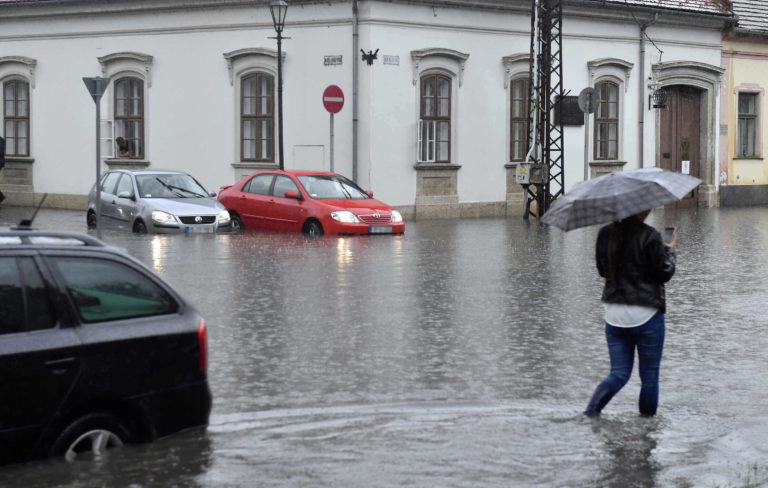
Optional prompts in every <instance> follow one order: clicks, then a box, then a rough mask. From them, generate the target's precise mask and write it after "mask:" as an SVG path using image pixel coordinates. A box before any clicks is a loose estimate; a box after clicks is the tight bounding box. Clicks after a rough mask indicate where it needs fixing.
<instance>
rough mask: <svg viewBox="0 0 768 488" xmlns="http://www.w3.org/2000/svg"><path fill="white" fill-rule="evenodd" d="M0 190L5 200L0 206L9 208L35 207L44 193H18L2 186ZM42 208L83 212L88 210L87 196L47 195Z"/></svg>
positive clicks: (16, 190) (6, 186)
mask: <svg viewBox="0 0 768 488" xmlns="http://www.w3.org/2000/svg"><path fill="white" fill-rule="evenodd" d="M0 190H1V191H2V192H3V194H5V200H3V203H2V204H0V205H7V206H11V207H37V206H38V205H39V204H40V201H41V200H42V199H43V195H44V193H36V192H32V191H19V190H18V189H14V188H11V187H9V186H8V185H4V186H2V187H0ZM43 208H58V209H62V210H83V211H84V210H85V209H86V208H88V196H87V195H67V194H63V193H49V194H48V196H47V197H45V202H43Z"/></svg>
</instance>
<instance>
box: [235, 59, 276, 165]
mask: <svg viewBox="0 0 768 488" xmlns="http://www.w3.org/2000/svg"><path fill="white" fill-rule="evenodd" d="M240 87H241V89H240V150H241V159H242V160H243V161H258V162H274V160H275V150H274V148H275V110H274V108H275V97H274V92H275V79H274V77H273V76H272V75H271V74H268V73H261V72H257V73H249V74H247V75H245V76H243V77H242V78H241V81H240Z"/></svg>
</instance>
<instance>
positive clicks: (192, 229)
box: [184, 225, 213, 234]
mask: <svg viewBox="0 0 768 488" xmlns="http://www.w3.org/2000/svg"><path fill="white" fill-rule="evenodd" d="M184 232H187V233H189V234H210V233H212V232H213V227H210V226H208V225H205V226H199V227H197V226H191V225H188V226H186V227H184Z"/></svg>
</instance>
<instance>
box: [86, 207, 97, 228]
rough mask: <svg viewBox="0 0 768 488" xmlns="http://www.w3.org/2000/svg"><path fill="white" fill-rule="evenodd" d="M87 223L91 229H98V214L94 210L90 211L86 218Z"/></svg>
mask: <svg viewBox="0 0 768 488" xmlns="http://www.w3.org/2000/svg"><path fill="white" fill-rule="evenodd" d="M85 220H86V222H87V223H88V228H89V229H95V228H96V225H97V224H96V212H94V211H93V210H89V211H88V215H87V217H86V219H85Z"/></svg>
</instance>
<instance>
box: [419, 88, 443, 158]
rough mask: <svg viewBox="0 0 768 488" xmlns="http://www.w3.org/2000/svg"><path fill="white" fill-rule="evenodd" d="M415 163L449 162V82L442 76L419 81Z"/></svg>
mask: <svg viewBox="0 0 768 488" xmlns="http://www.w3.org/2000/svg"><path fill="white" fill-rule="evenodd" d="M420 112H421V118H420V120H419V152H418V154H419V162H429V163H450V162H451V78H449V77H448V76H445V75H442V74H427V75H424V76H422V77H421V110H420Z"/></svg>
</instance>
